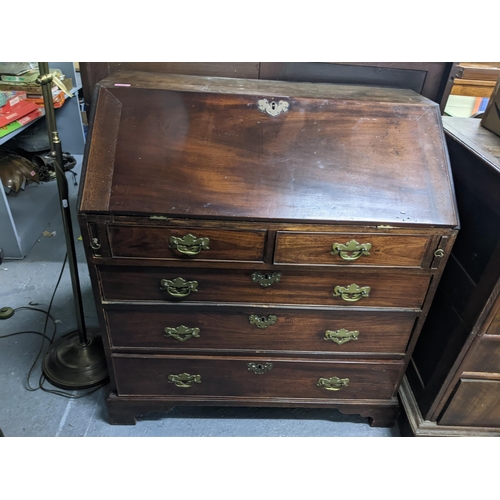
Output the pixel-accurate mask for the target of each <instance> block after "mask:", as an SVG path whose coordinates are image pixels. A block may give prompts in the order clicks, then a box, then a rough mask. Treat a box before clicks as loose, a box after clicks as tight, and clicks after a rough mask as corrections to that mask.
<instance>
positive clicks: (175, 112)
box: [79, 72, 458, 227]
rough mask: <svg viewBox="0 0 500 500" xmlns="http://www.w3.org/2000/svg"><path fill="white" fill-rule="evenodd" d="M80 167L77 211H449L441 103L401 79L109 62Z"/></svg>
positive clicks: (313, 217) (279, 215) (417, 220)
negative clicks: (200, 73) (141, 69)
mask: <svg viewBox="0 0 500 500" xmlns="http://www.w3.org/2000/svg"><path fill="white" fill-rule="evenodd" d="M273 103H274V107H275V108H277V107H280V106H281V107H282V108H283V109H284V110H283V111H282V112H281V113H279V114H277V113H276V110H273V109H272V106H273ZM283 103H284V104H283ZM266 106H267V107H268V110H269V111H268V112H266V111H265V107H266ZM273 115H274V116H273ZM84 176H85V181H84V182H83V183H82V184H83V187H82V190H81V193H80V201H79V210H80V211H81V212H85V213H114V214H144V215H163V216H167V217H184V218H185V217H193V218H204V219H224V220H228V219H230V220H231V219H233V220H254V221H259V220H268V221H283V222H289V221H293V222H323V223H328V222H335V223H339V222H346V223H378V224H388V225H396V226H401V225H417V226H418V225H426V226H429V225H430V226H443V227H456V226H457V225H458V217H457V211H456V207H455V199H454V194H453V186H452V181H451V175H450V168H449V162H448V157H447V152H446V148H445V143H444V135H443V130H442V125H441V117H440V113H439V107H438V106H437V105H436V104H435V103H433V102H432V101H430V100H427V99H426V98H424V97H422V96H420V95H419V94H416V93H414V92H412V91H410V90H398V89H382V88H373V87H362V86H346V85H328V84H302V83H287V82H271V81H263V80H257V81H256V80H241V79H230V78H212V77H196V76H183V75H165V74H150V73H138V72H137V73H136V72H133V73H132V72H129V73H118V74H115V75H113V76H112V77H109V78H108V79H106V80H103V81H102V82H101V83H100V84H99V86H98V91H97V102H96V106H95V116H94V117H93V120H92V127H91V132H90V134H89V141H88V147H87V151H86V154H85V160H84Z"/></svg>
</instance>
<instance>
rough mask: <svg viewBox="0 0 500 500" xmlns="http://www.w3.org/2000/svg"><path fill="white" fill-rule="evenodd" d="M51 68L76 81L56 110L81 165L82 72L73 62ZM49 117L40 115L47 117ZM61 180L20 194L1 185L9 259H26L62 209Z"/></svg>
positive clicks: (0, 233)
mask: <svg viewBox="0 0 500 500" xmlns="http://www.w3.org/2000/svg"><path fill="white" fill-rule="evenodd" d="M49 67H50V68H57V69H60V70H61V71H62V73H63V74H64V75H66V77H67V78H71V79H72V81H73V89H72V92H71V93H72V94H73V97H72V98H67V99H66V101H65V103H64V104H63V106H62V107H61V108H58V109H56V110H55V116H56V123H57V129H58V132H59V137H60V139H61V143H62V147H63V151H64V152H69V153H71V154H72V155H73V156H75V158H76V159H77V161H78V164H77V166H76V167H75V169H77V168H79V167H80V165H81V158H82V156H83V150H84V147H85V133H84V128H83V123H82V116H81V112H80V103H79V98H78V92H79V91H80V90H81V88H82V85H81V76H80V73H79V72H77V71H76V70H75V66H74V64H73V63H72V62H51V63H49ZM44 119H45V117H41V118H39V120H44ZM33 123H36V121H34V122H31V123H29V124H28V125H26V126H25V127H22V128H20V129H18V130H16V131H15V132H13V133H12V134H9V135H8V136H5V137H2V138H1V140H0V141H1V142H0V145H1V144H4V147H5V145H7V146H8V143H9V141H11V140H12V139H13V138H14V137H15V136H17V135H18V134H19V133H21V132H22V131H23V130H25V129H26V128H28V127H30V126H31V125H32V124H33ZM58 204H59V202H58V194H57V183H56V182H55V181H51V182H46V183H40V184H33V183H32V184H29V185H28V186H26V189H25V190H24V191H19V193H18V194H17V196H12V195H7V194H6V193H5V190H4V189H3V187H2V188H1V189H0V247H1V248H3V250H4V255H5V258H6V259H23V258H24V257H25V256H26V254H27V253H28V252H29V250H30V249H31V247H32V246H33V245H34V244H35V242H36V241H37V240H38V239H39V237H40V234H41V233H42V231H44V230H45V229H46V227H47V224H48V223H49V222H50V221H51V220H52V219H53V218H54V217H55V216H56V214H57V213H58V211H59V206H58Z"/></svg>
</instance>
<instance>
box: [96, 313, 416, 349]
mask: <svg viewBox="0 0 500 500" xmlns="http://www.w3.org/2000/svg"><path fill="white" fill-rule="evenodd" d="M105 314H106V317H107V323H108V325H109V327H110V331H111V342H112V346H113V347H115V348H120V347H122V348H136V349H137V348H140V349H159V350H162V349H163V350H179V351H184V352H186V351H189V350H210V351H218V352H228V351H238V350H252V351H254V352H255V351H259V352H265V351H289V352H297V353H300V352H303V353H305V352H307V353H320V354H326V353H328V354H334V353H335V354H336V353H357V354H363V353H377V354H381V353H387V354H400V355H402V354H404V352H405V350H406V346H407V344H408V339H409V337H410V334H411V332H412V328H413V324H414V322H415V318H416V315H415V314H414V313H411V312H399V311H398V312H385V311H384V312H377V313H375V312H366V311H360V312H357V313H354V312H353V311H352V310H351V311H338V310H336V311H308V310H301V309H297V310H289V309H278V308H277V309H271V308H266V309H259V308H245V309H244V308H236V307H234V308H225V310H224V311H221V310H220V308H216V309H209V308H203V307H196V306H184V307H181V306H171V307H168V308H167V307H163V308H160V310H159V306H145V307H142V308H132V309H130V308H127V309H126V310H125V309H116V308H115V309H108V310H107V311H106V313H105Z"/></svg>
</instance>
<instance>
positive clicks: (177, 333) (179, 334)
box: [165, 325, 200, 342]
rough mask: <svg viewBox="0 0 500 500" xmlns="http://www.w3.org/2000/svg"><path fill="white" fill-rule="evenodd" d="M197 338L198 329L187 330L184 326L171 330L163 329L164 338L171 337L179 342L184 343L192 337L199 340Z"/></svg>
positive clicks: (198, 334) (169, 328)
mask: <svg viewBox="0 0 500 500" xmlns="http://www.w3.org/2000/svg"><path fill="white" fill-rule="evenodd" d="M199 336H200V329H199V328H188V327H187V326H184V325H180V326H177V327H176V328H171V327H169V326H167V327H166V328H165V337H173V338H174V339H176V340H178V341H179V342H185V341H186V340H188V339H190V338H193V337H196V338H199Z"/></svg>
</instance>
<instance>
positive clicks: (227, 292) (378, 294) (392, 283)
mask: <svg viewBox="0 0 500 500" xmlns="http://www.w3.org/2000/svg"><path fill="white" fill-rule="evenodd" d="M99 269H100V279H101V286H102V293H103V298H104V300H110V301H113V300H117V301H119V300H126V301H178V300H183V301H188V302H192V301H203V302H205V301H210V302H219V303H220V302H226V303H233V302H240V303H241V302H252V303H279V304H301V305H341V306H361V307H400V308H420V307H421V305H422V303H423V301H424V299H425V295H426V293H427V288H428V285H429V281H430V277H429V276H427V275H423V274H413V275H411V276H409V275H403V274H400V273H398V272H384V273H375V272H366V273H363V274H359V273H358V272H357V271H346V270H344V269H342V270H339V271H333V270H332V271H331V272H311V271H308V272H306V271H297V270H295V269H290V271H288V270H286V271H280V272H271V271H269V272H258V271H257V272H254V271H252V270H245V269H192V268H191V269H189V268H178V269H171V268H134V267H127V268H121V267H119V266H101V267H100V268H99Z"/></svg>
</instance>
